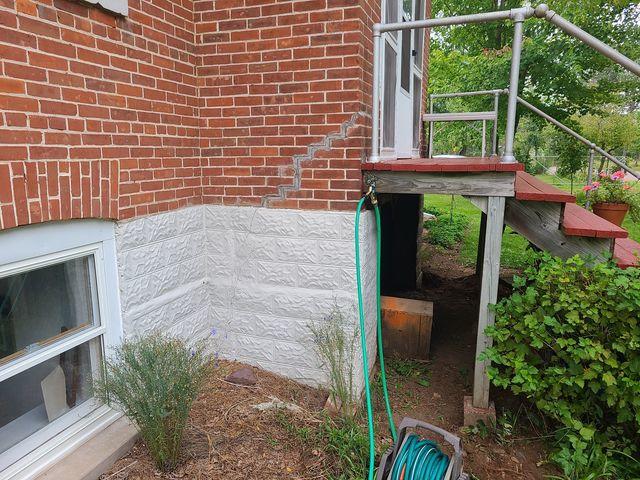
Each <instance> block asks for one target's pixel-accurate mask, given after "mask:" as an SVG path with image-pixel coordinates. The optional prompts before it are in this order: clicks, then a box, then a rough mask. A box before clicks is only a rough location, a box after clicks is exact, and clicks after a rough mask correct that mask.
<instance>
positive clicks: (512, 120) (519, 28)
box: [502, 15, 525, 163]
mask: <svg viewBox="0 0 640 480" xmlns="http://www.w3.org/2000/svg"><path fill="white" fill-rule="evenodd" d="M524 20H525V16H524V15H518V16H517V17H516V18H515V19H514V22H515V23H514V26H513V44H512V45H511V73H510V75H509V101H508V105H507V128H506V131H505V135H504V155H503V157H502V162H503V163H515V162H516V161H517V160H516V157H515V155H514V153H513V145H514V142H515V136H516V110H517V108H518V83H519V81H520V54H521V53H522V34H523V23H524Z"/></svg>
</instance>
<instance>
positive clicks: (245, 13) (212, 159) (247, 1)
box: [195, 0, 380, 209]
mask: <svg viewBox="0 0 640 480" xmlns="http://www.w3.org/2000/svg"><path fill="white" fill-rule="evenodd" d="M379 16H380V10H379V2H376V1H373V0H371V1H369V2H367V1H363V0H360V1H353V0H293V1H292V0H289V1H283V0H217V1H214V0H197V1H196V3H195V20H196V43H197V44H198V47H197V49H198V53H199V54H200V55H199V58H200V65H199V67H198V78H199V81H200V84H201V89H200V99H201V102H202V103H201V107H202V108H201V112H200V113H201V122H202V127H203V128H202V132H201V146H202V159H203V177H204V179H203V196H204V200H205V202H212V203H225V204H255V205H259V204H263V205H269V206H277V207H291V208H309V209H346V208H354V203H353V201H354V200H356V199H358V198H359V196H360V188H361V174H360V162H361V160H362V158H363V156H364V155H365V149H366V142H367V137H368V136H369V133H368V129H367V125H368V124H369V117H368V116H369V113H370V103H371V101H370V96H369V92H370V90H371V73H370V72H371V63H370V62H371V49H372V41H371V25H372V23H373V21H374V19H376V20H378V19H379ZM310 145H316V146H317V147H318V148H313V147H312V149H311V150H310V148H309V146H310ZM320 145H322V147H320ZM316 150H317V151H316ZM314 152H315V153H314Z"/></svg>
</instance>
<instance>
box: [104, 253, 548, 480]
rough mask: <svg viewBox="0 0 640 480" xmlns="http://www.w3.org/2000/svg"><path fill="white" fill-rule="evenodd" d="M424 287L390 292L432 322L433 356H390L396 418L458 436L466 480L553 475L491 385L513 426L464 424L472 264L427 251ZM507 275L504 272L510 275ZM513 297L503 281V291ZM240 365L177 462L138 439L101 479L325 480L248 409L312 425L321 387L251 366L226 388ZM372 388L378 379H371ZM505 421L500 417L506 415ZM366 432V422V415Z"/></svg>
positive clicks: (292, 440)
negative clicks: (249, 381)
mask: <svg viewBox="0 0 640 480" xmlns="http://www.w3.org/2000/svg"><path fill="white" fill-rule="evenodd" d="M427 258H428V261H427V262H425V268H424V271H423V285H422V288H421V289H418V290H415V291H411V292H395V293H397V294H398V295H399V296H405V297H408V298H417V299H423V300H430V301H432V302H434V326H433V333H432V340H431V359H430V361H429V362H425V363H418V362H409V363H407V362H404V363H403V362H402V361H394V360H392V359H389V365H388V369H387V370H388V372H389V373H388V379H389V382H388V383H389V392H390V396H391V403H392V407H393V411H394V416H395V421H396V424H399V422H400V420H401V419H402V418H403V417H404V416H410V417H413V418H417V419H420V420H424V421H427V422H429V423H432V424H435V425H438V426H440V427H442V428H444V429H446V430H448V431H451V432H453V433H455V434H457V435H460V436H461V437H462V438H463V442H464V443H463V446H464V450H465V459H464V461H465V467H464V470H465V471H466V472H468V473H471V474H472V475H473V476H472V479H473V478H476V479H479V480H495V479H512V480H513V479H516V480H517V479H525V480H539V479H543V478H545V476H546V475H548V474H551V473H556V472H555V471H554V470H553V469H552V467H550V466H549V465H548V464H546V463H545V462H544V460H545V458H546V457H547V454H546V452H545V449H544V445H543V443H542V441H540V440H539V439H538V437H539V435H540V434H539V432H536V431H535V430H534V429H533V428H532V427H531V426H530V425H529V424H528V423H527V420H526V419H525V418H524V417H525V415H523V414H522V411H523V410H522V409H523V406H522V405H521V403H520V402H519V401H518V399H516V398H514V397H513V396H511V395H509V394H508V393H506V392H501V391H492V398H493V399H494V400H495V402H496V407H497V410H498V412H499V414H500V413H501V412H503V411H504V410H508V411H509V412H518V413H517V414H515V417H514V415H513V414H512V415H511V416H509V417H508V419H510V421H511V423H512V424H513V425H512V426H511V430H509V431H507V430H505V429H504V428H502V427H501V428H500V429H494V428H491V427H489V428H479V429H476V430H475V431H469V430H465V429H463V428H462V425H463V414H462V404H463V397H464V396H465V395H470V394H471V393H472V385H473V366H474V356H475V342H476V334H477V316H478V315H477V314H478V298H479V290H480V284H479V280H478V278H477V277H476V276H475V275H474V272H473V269H472V268H468V267H462V266H460V264H459V263H458V255H457V252H455V251H453V252H448V253H447V254H446V255H445V254H442V252H439V253H438V252H430V254H429V255H428V257H427ZM507 273H509V272H507ZM508 293H509V286H508V285H507V284H506V283H503V284H501V286H500V295H506V294H508ZM239 367H240V365H239V364H235V363H230V362H226V363H223V364H222V365H221V367H220V369H218V370H217V371H216V372H215V374H214V375H213V376H212V378H211V381H210V382H209V384H208V386H207V388H206V390H205V391H204V392H203V393H202V395H200V397H199V398H198V400H197V401H196V403H195V405H194V409H193V412H192V415H191V417H190V421H189V426H188V429H187V431H186V434H185V439H184V449H183V452H182V457H181V463H180V466H179V468H178V469H177V470H176V471H175V472H174V473H173V474H162V473H160V472H158V471H157V470H156V469H155V467H154V465H153V462H152V461H151V459H150V458H149V456H148V454H147V451H146V449H145V447H144V445H143V444H142V442H138V443H137V444H136V446H135V447H134V448H133V450H132V451H131V452H130V453H129V454H128V455H127V456H125V457H124V458H122V459H121V460H120V461H118V462H117V463H116V464H115V465H114V466H113V468H112V469H111V470H110V472H108V473H107V474H105V475H104V476H103V477H102V479H103V480H106V479H109V480H115V479H130V480H143V479H158V478H167V479H178V478H186V479H222V478H224V479H249V480H251V479H261V480H264V479H322V478H328V474H327V472H328V471H330V467H331V465H330V464H331V462H332V459H331V458H330V456H328V455H327V453H326V452H323V451H322V449H319V448H315V447H314V446H313V445H308V444H304V443H303V442H300V440H299V439H298V438H296V437H295V436H292V435H291V434H290V432H289V431H287V430H286V428H285V427H284V426H283V425H282V422H281V421H279V420H278V418H277V414H276V413H274V412H259V411H257V410H256V409H254V408H253V407H252V406H253V405H255V404H259V403H262V402H267V401H269V400H271V399H272V397H274V396H275V397H277V398H278V399H280V400H282V401H285V402H291V403H294V404H296V405H299V406H300V407H302V409H303V411H302V414H301V415H302V419H299V421H302V422H308V424H309V425H310V427H311V428H313V426H314V423H315V424H316V425H317V422H318V421H319V420H318V418H319V415H318V413H319V411H320V410H321V409H322V406H323V405H324V403H325V400H326V398H327V394H326V392H324V391H322V390H318V389H313V388H309V387H306V386H303V385H300V384H297V383H295V382H293V381H290V380H287V379H284V378H282V377H279V376H278V375H275V374H271V373H268V372H264V371H262V370H259V369H254V371H255V372H256V375H257V378H258V382H257V385H256V386H255V387H242V386H237V385H233V384H230V383H228V382H226V381H225V380H224V378H225V376H226V375H227V374H228V373H229V372H230V371H232V370H233V369H236V368H239ZM376 385H377V384H376ZM374 393H375V403H376V434H377V435H376V436H377V441H378V449H379V451H383V450H384V448H386V447H388V446H389V445H390V444H391V436H390V434H389V433H388V430H387V426H386V425H387V421H386V416H385V410H384V404H383V402H382V398H381V395H380V390H379V387H378V388H375V386H374ZM503 418H506V417H503ZM362 425H363V428H366V422H365V421H364V420H363V421H362Z"/></svg>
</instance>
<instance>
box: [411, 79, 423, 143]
mask: <svg viewBox="0 0 640 480" xmlns="http://www.w3.org/2000/svg"><path fill="white" fill-rule="evenodd" d="M421 85H422V82H421V81H420V77H419V76H418V75H414V76H413V148H418V147H419V146H420V126H421V125H422V118H420V110H421V108H420V104H421V102H422V92H421V91H420V86H421Z"/></svg>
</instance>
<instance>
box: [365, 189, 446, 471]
mask: <svg viewBox="0 0 640 480" xmlns="http://www.w3.org/2000/svg"><path fill="white" fill-rule="evenodd" d="M369 196H370V197H371V200H372V202H371V203H372V204H373V207H374V211H375V216H376V230H377V231H376V238H377V241H376V320H377V327H376V330H377V337H378V355H379V358H380V378H381V383H382V392H383V396H384V403H385V409H386V411H387V418H388V421H389V429H390V431H391V436H392V437H393V441H394V443H395V442H396V441H397V434H396V428H395V424H394V422H393V413H392V412H391V403H390V401H389V392H388V389H387V376H386V371H385V365H384V353H383V349H382V308H381V303H380V264H381V255H382V248H381V247H382V234H381V233H382V225H381V221H380V210H379V208H378V202H377V201H376V199H375V192H374V191H373V189H370V190H369V193H368V194H367V195H365V196H364V197H362V198H361V199H360V201H359V202H358V207H357V209H356V218H355V232H354V234H355V235H354V236H355V239H354V241H355V257H356V258H355V260H356V284H357V290H358V316H359V319H360V345H361V348H362V368H363V374H364V390H365V400H366V406H367V424H368V431H369V469H368V471H369V473H368V480H373V476H374V471H375V456H376V452H375V431H374V423H373V405H372V402H371V384H370V381H369V361H368V358H369V357H368V356H367V338H366V327H365V314H364V301H363V295H362V275H361V272H360V213H361V210H362V206H363V205H364V202H365V201H366V199H367V197H369ZM448 465H449V458H448V457H447V456H446V455H445V454H443V453H442V452H440V450H438V447H437V445H436V444H434V443H433V442H430V441H429V440H420V439H419V438H418V436H417V435H410V436H409V437H408V438H407V440H406V441H405V442H404V444H403V445H402V448H401V449H400V451H399V452H398V457H397V459H396V461H395V462H394V467H393V469H392V472H391V477H390V478H389V480H441V479H442V477H443V475H444V473H445V472H446V470H447V467H448ZM396 467H397V468H396Z"/></svg>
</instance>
